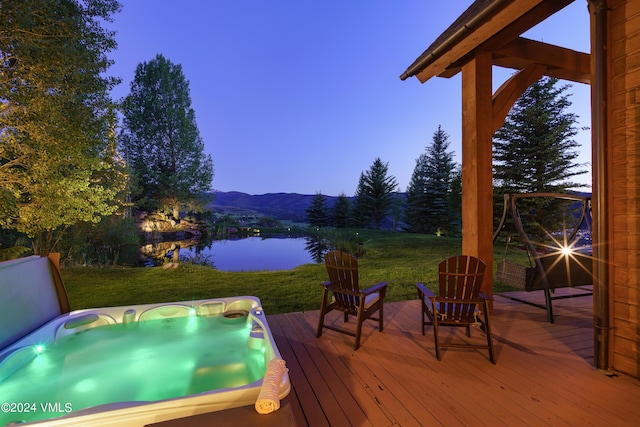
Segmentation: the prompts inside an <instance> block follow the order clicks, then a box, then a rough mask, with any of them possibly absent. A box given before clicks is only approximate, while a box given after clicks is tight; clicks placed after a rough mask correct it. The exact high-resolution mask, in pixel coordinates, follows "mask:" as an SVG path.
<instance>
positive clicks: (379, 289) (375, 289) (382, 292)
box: [362, 282, 388, 298]
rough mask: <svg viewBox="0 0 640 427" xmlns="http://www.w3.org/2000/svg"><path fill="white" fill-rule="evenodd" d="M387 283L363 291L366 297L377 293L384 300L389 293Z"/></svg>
mask: <svg viewBox="0 0 640 427" xmlns="http://www.w3.org/2000/svg"><path fill="white" fill-rule="evenodd" d="M387 285H388V283H387V282H380V283H378V284H376V285H373V286H370V287H368V288H367V289H365V290H363V291H362V293H363V294H364V295H369V294H373V293H375V292H380V296H381V297H382V298H384V296H385V294H386V291H387Z"/></svg>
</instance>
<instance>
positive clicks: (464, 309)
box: [438, 255, 486, 322]
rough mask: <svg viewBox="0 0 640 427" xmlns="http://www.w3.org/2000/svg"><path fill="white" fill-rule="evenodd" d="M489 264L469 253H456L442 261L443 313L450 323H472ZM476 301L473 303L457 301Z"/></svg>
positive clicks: (440, 273)
mask: <svg viewBox="0 0 640 427" xmlns="http://www.w3.org/2000/svg"><path fill="white" fill-rule="evenodd" d="M485 269H486V264H485V263H484V262H483V261H482V260H480V259H478V258H475V257H472V256H468V255H459V256H454V257H451V258H448V259H445V260H443V261H441V262H440V264H438V280H439V287H440V295H439V296H440V297H441V298H447V300H448V302H446V303H443V302H442V301H440V307H439V312H440V314H441V315H443V316H444V318H445V319H446V321H447V322H472V321H473V319H474V313H475V309H476V302H477V299H478V295H479V293H480V286H481V285H482V278H483V277H484V272H485ZM465 300H475V301H476V302H473V303H464V302H463V303H460V302H457V301H465Z"/></svg>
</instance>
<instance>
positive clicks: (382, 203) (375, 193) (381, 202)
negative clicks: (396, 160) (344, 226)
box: [353, 158, 398, 229]
mask: <svg viewBox="0 0 640 427" xmlns="http://www.w3.org/2000/svg"><path fill="white" fill-rule="evenodd" d="M388 171H389V164H388V163H383V162H382V160H380V158H376V159H375V160H374V162H373V164H372V165H371V167H370V168H369V170H368V171H366V172H362V173H361V174H360V180H359V182H358V188H357V189H356V194H355V202H354V211H353V217H354V218H355V220H356V222H357V223H358V225H360V226H365V227H367V226H370V225H371V224H373V226H374V227H375V228H376V229H380V228H381V227H382V220H383V219H384V218H385V217H386V216H387V215H388V214H389V211H390V209H391V207H392V206H393V200H394V198H393V192H394V191H395V190H396V187H397V186H398V183H397V181H396V178H395V177H394V176H391V175H388Z"/></svg>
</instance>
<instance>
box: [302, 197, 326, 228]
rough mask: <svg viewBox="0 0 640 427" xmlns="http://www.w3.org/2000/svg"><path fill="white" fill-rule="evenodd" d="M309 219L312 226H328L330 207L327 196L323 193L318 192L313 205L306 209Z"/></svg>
mask: <svg viewBox="0 0 640 427" xmlns="http://www.w3.org/2000/svg"><path fill="white" fill-rule="evenodd" d="M305 212H306V213H307V221H308V222H309V224H310V225H311V226H312V227H326V226H327V225H329V208H328V207H327V198H326V197H325V196H324V195H322V193H316V195H315V196H314V197H313V199H312V200H311V205H309V207H308V208H307V209H305Z"/></svg>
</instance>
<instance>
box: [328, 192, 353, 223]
mask: <svg viewBox="0 0 640 427" xmlns="http://www.w3.org/2000/svg"><path fill="white" fill-rule="evenodd" d="M350 212H351V202H350V201H349V198H348V197H347V195H346V194H344V193H341V194H340V195H339V196H338V199H337V200H336V202H335V203H334V205H333V209H332V211H331V213H332V215H331V216H332V219H333V226H334V227H336V228H346V227H347V226H348V225H349V214H350Z"/></svg>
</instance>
